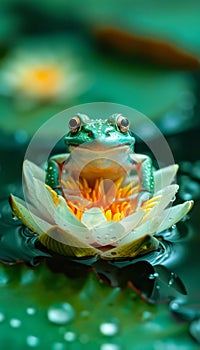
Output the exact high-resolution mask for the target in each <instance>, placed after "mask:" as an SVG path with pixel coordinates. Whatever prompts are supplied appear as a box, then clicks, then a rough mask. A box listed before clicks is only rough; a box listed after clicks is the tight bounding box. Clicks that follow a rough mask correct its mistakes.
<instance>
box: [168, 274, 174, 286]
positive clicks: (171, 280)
mask: <svg viewBox="0 0 200 350" xmlns="http://www.w3.org/2000/svg"><path fill="white" fill-rule="evenodd" d="M173 283H174V272H171V275H170V279H169V282H168V285H169V286H172V284H173Z"/></svg>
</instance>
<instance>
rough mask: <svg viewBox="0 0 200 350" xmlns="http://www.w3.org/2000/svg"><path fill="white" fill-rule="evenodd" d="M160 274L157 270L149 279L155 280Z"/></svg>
mask: <svg viewBox="0 0 200 350" xmlns="http://www.w3.org/2000/svg"><path fill="white" fill-rule="evenodd" d="M158 276H159V273H157V272H155V273H151V274H150V275H149V279H150V280H154V279H155V278H156V277H158Z"/></svg>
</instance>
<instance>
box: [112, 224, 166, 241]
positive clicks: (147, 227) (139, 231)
mask: <svg viewBox="0 0 200 350" xmlns="http://www.w3.org/2000/svg"><path fill="white" fill-rule="evenodd" d="M161 222H162V218H161V217H156V218H152V219H151V220H149V221H147V222H145V223H144V224H142V225H141V226H138V227H136V228H135V229H134V230H133V231H131V232H129V233H128V234H127V235H126V236H125V237H124V238H122V239H121V240H120V241H119V242H118V246H121V245H123V244H126V243H130V242H134V241H136V240H138V239H140V238H142V237H144V236H146V235H151V236H152V235H153V234H155V233H156V230H157V228H158V226H159V225H160V223H161Z"/></svg>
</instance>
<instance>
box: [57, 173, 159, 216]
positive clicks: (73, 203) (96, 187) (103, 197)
mask: <svg viewBox="0 0 200 350" xmlns="http://www.w3.org/2000/svg"><path fill="white" fill-rule="evenodd" d="M123 180H124V178H123V177H120V178H118V179H117V180H116V181H113V183H112V184H113V185H114V189H115V193H114V194H113V193H112V188H113V186H111V187H110V190H109V189H107V190H106V191H105V188H104V185H102V184H103V183H104V180H103V178H97V179H96V180H95V182H94V184H93V186H91V185H89V183H88V181H87V180H86V179H85V178H80V179H79V180H78V181H75V180H74V179H73V178H72V177H69V178H68V180H67V181H62V184H63V187H64V188H66V189H69V190H71V191H72V197H73V190H74V191H79V194H80V198H82V199H85V200H87V203H89V204H87V205H86V206H85V207H84V209H83V208H81V205H80V202H79V201H78V200H71V198H70V196H66V201H67V204H68V207H69V209H70V210H71V212H72V213H73V214H74V215H75V216H76V217H77V218H78V219H79V220H81V217H82V215H83V213H84V211H85V210H87V209H90V208H92V207H98V208H100V209H101V210H102V212H103V213H104V215H105V217H106V219H107V220H108V221H120V220H122V219H123V218H125V217H126V216H128V215H130V214H133V213H134V212H135V210H136V207H137V200H138V198H137V193H139V186H138V183H137V182H135V181H132V182H130V183H129V184H125V185H123ZM112 195H114V197H113V198H112ZM134 195H136V196H134ZM109 197H110V198H111V200H110V202H109ZM159 199H160V196H157V197H154V198H152V199H150V200H147V201H145V202H143V203H142V205H141V209H143V210H144V211H145V213H146V214H148V212H149V211H150V210H151V209H152V208H153V207H154V206H155V205H156V203H157V201H158V200H159Z"/></svg>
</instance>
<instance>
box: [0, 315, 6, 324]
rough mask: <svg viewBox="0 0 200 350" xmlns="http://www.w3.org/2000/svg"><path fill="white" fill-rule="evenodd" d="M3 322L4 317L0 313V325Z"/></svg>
mask: <svg viewBox="0 0 200 350" xmlns="http://www.w3.org/2000/svg"><path fill="white" fill-rule="evenodd" d="M4 320H5V315H4V314H3V313H2V312H0V323H1V322H3V321H4Z"/></svg>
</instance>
